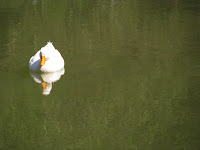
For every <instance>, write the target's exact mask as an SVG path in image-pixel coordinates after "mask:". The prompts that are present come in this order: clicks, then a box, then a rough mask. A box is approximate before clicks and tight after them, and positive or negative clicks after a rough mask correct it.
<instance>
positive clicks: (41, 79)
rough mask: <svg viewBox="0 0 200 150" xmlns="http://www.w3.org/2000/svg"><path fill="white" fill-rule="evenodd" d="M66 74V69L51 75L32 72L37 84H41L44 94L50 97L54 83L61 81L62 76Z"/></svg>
mask: <svg viewBox="0 0 200 150" xmlns="http://www.w3.org/2000/svg"><path fill="white" fill-rule="evenodd" d="M64 73H65V69H64V68H63V69H61V70H59V71H56V72H51V73H35V72H30V74H31V76H32V77H33V79H34V81H35V82H36V83H39V84H41V87H42V94H43V95H49V94H50V92H51V89H52V83H54V82H56V81H58V80H60V78H61V76H62V75H63V74H64Z"/></svg>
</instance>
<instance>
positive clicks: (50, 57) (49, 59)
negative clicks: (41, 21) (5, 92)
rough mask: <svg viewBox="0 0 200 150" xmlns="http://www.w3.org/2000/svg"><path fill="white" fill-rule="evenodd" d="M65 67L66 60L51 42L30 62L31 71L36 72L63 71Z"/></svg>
mask: <svg viewBox="0 0 200 150" xmlns="http://www.w3.org/2000/svg"><path fill="white" fill-rule="evenodd" d="M64 65H65V62H64V59H63V58H62V56H61V54H60V52H59V51H58V50H57V49H55V48H54V46H53V44H52V43H51V42H48V43H47V45H46V46H44V47H42V48H41V49H40V50H39V51H38V52H37V53H36V54H35V55H34V56H32V57H31V59H30V61H29V69H30V70H31V71H34V72H55V71H59V70H61V69H63V68H64Z"/></svg>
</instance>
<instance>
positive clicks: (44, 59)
mask: <svg viewBox="0 0 200 150" xmlns="http://www.w3.org/2000/svg"><path fill="white" fill-rule="evenodd" d="M45 62H46V57H45V56H42V60H41V62H40V65H41V66H43V65H45Z"/></svg>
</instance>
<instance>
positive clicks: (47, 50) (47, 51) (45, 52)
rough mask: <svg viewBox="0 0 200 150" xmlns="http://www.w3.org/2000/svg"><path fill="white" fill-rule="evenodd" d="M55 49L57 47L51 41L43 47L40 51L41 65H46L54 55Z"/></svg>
mask: <svg viewBox="0 0 200 150" xmlns="http://www.w3.org/2000/svg"><path fill="white" fill-rule="evenodd" d="M53 50H55V48H54V46H53V44H52V43H51V42H48V43H47V45H46V46H44V47H42V48H41V51H40V57H41V62H40V65H41V66H44V65H45V63H46V61H48V60H49V59H50V58H51V57H52V51H53Z"/></svg>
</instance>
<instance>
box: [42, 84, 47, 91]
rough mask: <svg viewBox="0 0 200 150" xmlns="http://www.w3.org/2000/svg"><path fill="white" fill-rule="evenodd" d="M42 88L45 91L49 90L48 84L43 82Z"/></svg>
mask: <svg viewBox="0 0 200 150" xmlns="http://www.w3.org/2000/svg"><path fill="white" fill-rule="evenodd" d="M41 84H42V88H43V89H44V90H45V89H46V88H47V83H46V82H42V83H41Z"/></svg>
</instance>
